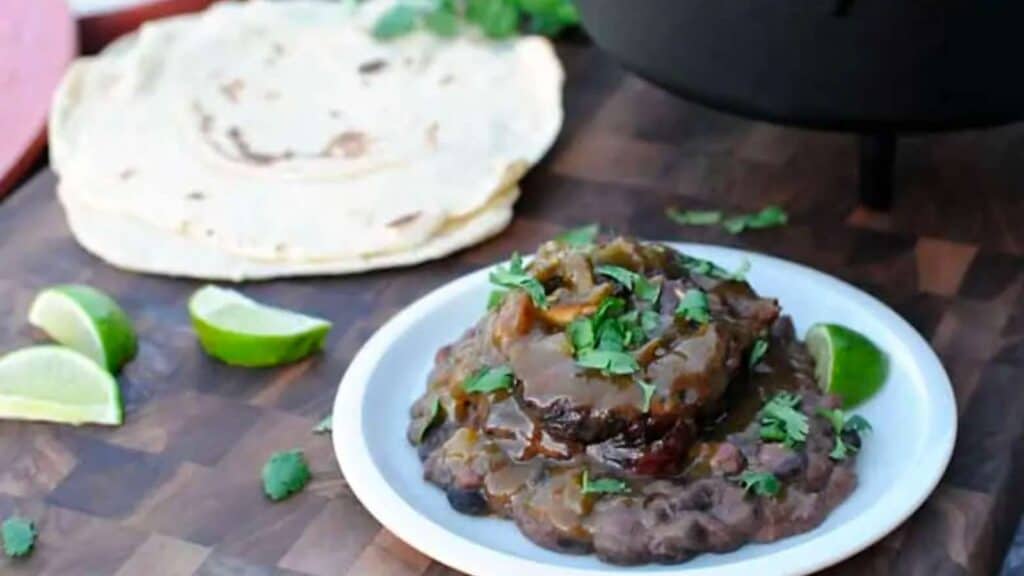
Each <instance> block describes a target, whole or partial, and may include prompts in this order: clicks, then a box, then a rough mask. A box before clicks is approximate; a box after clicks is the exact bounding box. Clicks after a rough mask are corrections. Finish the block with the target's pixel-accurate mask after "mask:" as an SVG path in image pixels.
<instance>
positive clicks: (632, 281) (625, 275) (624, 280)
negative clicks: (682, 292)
mask: <svg viewBox="0 0 1024 576" xmlns="http://www.w3.org/2000/svg"><path fill="white" fill-rule="evenodd" d="M594 272H597V273H598V274H601V275H603V276H608V277H609V278H611V279H613V280H615V281H616V282H618V283H619V284H621V285H622V286H623V287H624V288H625V289H626V290H629V291H630V292H632V293H633V294H635V295H636V297H637V298H639V299H640V300H643V301H644V302H649V303H651V304H654V303H656V302H657V301H658V297H659V296H660V295H661V284H660V283H657V282H651V281H650V280H648V279H647V278H646V277H645V276H644V275H643V274H637V273H636V272H633V271H632V270H628V269H626V268H623V267H622V266H611V265H602V266H596V267H595V268H594Z"/></svg>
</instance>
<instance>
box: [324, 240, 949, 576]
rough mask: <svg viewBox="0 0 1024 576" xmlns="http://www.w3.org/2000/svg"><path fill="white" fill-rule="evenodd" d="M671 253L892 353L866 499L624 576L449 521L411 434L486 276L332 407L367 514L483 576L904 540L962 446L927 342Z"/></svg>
mask: <svg viewBox="0 0 1024 576" xmlns="http://www.w3.org/2000/svg"><path fill="white" fill-rule="evenodd" d="M675 246H676V248H678V249H679V250H682V251H683V252H686V253H688V254H691V255H694V256H698V257H701V258H706V259H709V260H713V261H715V262H716V263H718V264H720V265H722V266H724V267H726V268H729V269H732V268H734V267H735V266H737V265H739V264H740V262H741V261H742V259H743V258H745V257H746V258H749V259H750V262H751V264H752V268H751V270H750V273H749V274H748V280H749V281H750V283H751V285H753V287H754V288H755V289H756V290H757V291H758V292H759V293H760V294H763V295H766V296H772V297H776V298H778V299H779V300H780V302H781V304H782V309H783V311H784V313H787V314H790V315H791V316H792V317H793V319H794V321H795V323H796V327H797V331H798V333H799V334H803V332H804V331H805V330H806V329H807V327H808V326H810V325H811V324H813V323H815V322H837V323H840V324H844V325H846V326H849V327H851V328H854V329H855V330H858V331H860V332H863V333H864V334H867V335H869V336H870V337H871V339H872V340H874V341H875V342H876V343H877V344H878V345H879V346H881V347H882V348H883V349H884V350H886V351H887V352H888V353H889V355H890V362H891V371H890V375H889V380H888V382H887V383H886V386H885V388H884V389H883V390H882V392H881V393H879V394H878V395H877V396H875V397H874V398H873V399H871V400H870V401H869V402H868V403H866V404H865V405H864V406H863V407H861V408H860V409H859V410H858V412H859V413H861V414H863V415H864V416H865V417H866V418H867V419H868V420H870V421H871V423H872V424H873V426H874V434H873V435H870V436H868V437H867V438H866V440H865V444H864V448H863V450H862V452H861V454H860V456H859V458H858V463H857V469H858V470H857V471H858V474H859V478H860V483H859V486H858V487H857V489H856V490H855V491H854V493H853V494H852V495H851V496H850V498H849V499H848V500H847V501H846V502H844V503H843V504H842V505H841V506H840V507H839V508H837V509H836V510H835V511H833V513H832V514H831V515H830V516H829V517H828V519H827V520H826V521H825V522H824V523H823V524H822V525H821V526H819V527H818V528H817V529H815V530H813V531H811V532H808V533H806V534H803V535H800V536H795V537H793V538H787V539H784V540H781V541H778V542H775V543H772V544H751V545H747V546H744V547H742V548H740V549H739V550H737V551H735V552H731V553H728V554H721V555H718V554H705V555H702V556H699V557H697V558H696V559H694V560H691V561H689V562H687V563H685V564H680V565H676V566H654V565H652V566H641V567H635V568H621V567H616V566H611V565H608V564H603V563H601V562H600V561H598V560H597V559H596V558H595V557H593V556H570V555H566V554H558V553H556V552H551V551H548V550H545V549H543V548H540V547H539V546H536V545H535V544H533V543H531V542H530V541H529V540H527V539H526V538H525V537H524V536H522V535H521V534H520V533H519V531H518V530H517V529H516V527H515V525H514V524H513V523H512V522H511V521H509V520H501V519H494V518H474V517H470V516H464V515H462V514H459V513H458V512H455V511H454V510H452V509H451V507H449V505H448V502H447V500H446V499H445V496H444V494H443V493H442V492H441V491H440V490H439V489H437V488H436V487H434V486H432V485H430V484H427V483H426V482H425V481H424V480H423V479H422V467H421V465H420V462H419V460H418V459H417V457H416V453H415V450H414V449H413V448H412V447H411V446H410V445H409V444H408V443H407V442H406V439H405V430H406V425H407V423H408V418H409V412H408V411H409V406H410V405H411V404H412V402H413V400H414V399H415V398H416V397H417V396H419V395H420V394H421V393H422V392H423V390H424V389H425V386H426V378H427V374H428V371H429V370H430V368H431V366H432V364H433V359H434V353H435V352H436V350H437V349H438V348H440V347H441V346H442V345H444V344H447V343H449V342H452V341H454V340H456V339H457V338H458V337H459V336H460V335H461V334H462V333H463V331H464V330H465V329H466V328H467V327H469V326H470V325H472V324H473V323H474V322H475V321H476V320H477V319H478V318H479V317H480V315H481V314H482V313H483V311H484V303H485V301H486V298H487V294H488V292H489V291H490V287H489V286H488V282H487V271H486V270H480V271H478V272H475V273H472V274H469V275H467V276H463V277H462V278H459V279H458V280H455V281H453V282H450V283H449V284H446V285H445V286H442V287H441V288H439V289H437V290H435V291H434V292H432V293H430V294H428V295H427V296H425V297H423V298H421V299H420V300H419V301H417V302H416V303H414V304H413V305H411V306H409V307H408V308H406V309H405V310H403V311H402V312H401V313H399V314H398V315H396V316H395V317H394V318H392V319H391V320H390V321H389V322H388V323H387V324H385V325H384V326H383V327H382V328H381V329H380V330H379V331H377V333H376V334H374V336H373V337H372V338H371V339H370V340H369V341H368V342H367V343H366V345H365V346H363V349H362V350H361V351H360V352H359V354H358V355H357V356H356V357H355V359H354V360H353V361H352V364H351V365H350V366H349V369H348V372H347V373H346V374H345V377H344V379H343V380H342V382H341V386H340V389H339V391H338V396H337V398H336V399H335V404H334V448H335V452H336V453H337V456H338V462H340V463H341V469H342V472H343V473H344V475H345V478H346V480H347V481H348V483H349V485H350V486H351V487H352V490H353V492H354V493H355V494H356V496H357V497H358V498H359V500H360V501H361V502H362V503H363V505H364V506H366V508H367V509H368V510H369V511H370V513H372V514H373V515H374V516H375V517H376V518H377V520H379V521H380V523H381V524H383V525H384V526H385V527H387V528H388V529H389V530H391V531H392V532H394V533H395V534H396V535H397V536H398V537H399V538H401V539H402V540H404V541H406V542H408V543H409V544H410V545H412V546H413V547H415V548H417V549H419V550H420V551H421V552H423V553H424V554H426V555H428V556H431V557H432V558H434V559H436V560H438V561H440V562H442V563H444V564H447V565H448V566H451V567H452V568H456V569H458V570H461V571H463V572H467V573H469V574H473V575H476V576H609V575H612V574H615V575H621V574H623V573H626V572H628V573H638V574H646V573H651V574H678V575H684V574H685V575H686V576H705V575H711V574H714V575H715V576H729V575H735V576H749V575H750V574H762V575H765V576H768V575H777V574H780V575H781V574H805V573H808V572H812V571H814V570H819V569H822V568H824V567H826V566H829V565H831V564H834V563H837V562H839V561H840V560H843V559H845V558H848V557H850V556H852V555H854V554H856V553H857V552H859V551H861V550H863V549H864V548H866V547H868V546H869V545H871V544H872V543H874V542H876V541H877V540H879V539H880V538H882V537H883V536H885V535H886V534H887V533H889V532H890V531H892V530H893V529H894V528H896V527H897V526H898V525H899V524H900V523H901V522H903V521H904V520H905V519H906V518H907V517H908V516H910V514H911V513H913V512H914V510H916V509H917V508H918V506H920V505H921V503H922V502H924V500H925V498H927V496H928V494H930V493H931V491H932V490H933V489H934V488H935V485H936V484H937V483H938V481H939V478H940V477H941V476H942V473H943V471H944V470H945V468H946V464H947V463H948V462H949V459H950V456H951V455H952V451H953V443H954V440H955V438H956V424H957V419H956V405H955V400H954V398H953V391H952V388H951V385H950V382H949V377H948V376H947V375H946V372H945V371H944V370H943V368H942V365H941V364H940V363H939V360H938V358H936V356H935V353H934V352H932V350H931V348H929V346H928V344H927V343H926V342H925V340H924V339H923V338H921V336H920V335H919V334H918V333H917V332H916V331H915V330H914V329H913V328H912V327H911V326H910V325H909V324H907V322H906V321H904V320H903V319H902V318H900V317H899V316H898V315H897V314H896V313H895V312H893V311H892V310H890V309H889V308H888V307H886V306H885V305H884V304H882V303H881V302H879V301H878V300H876V299H875V298H873V297H871V296H869V295H867V294H865V293H864V292H862V291H860V290H858V289H856V288H854V287H852V286H850V285H849V284H846V283H845V282H842V281H840V280H837V279H835V278H833V277H831V276H828V275H825V274H822V273H821V272H817V271H814V270H811V269H809V268H806V267H804V266H800V265H798V264H793V263H791V262H787V261H784V260H780V259H777V258H772V257H770V256H764V255H759V254H752V253H745V252H742V251H738V250H733V249H729V248H720V247H713V246H703V245H696V244H694V245H691V244H676V245H675Z"/></svg>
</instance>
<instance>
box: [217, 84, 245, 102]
mask: <svg viewBox="0 0 1024 576" xmlns="http://www.w3.org/2000/svg"><path fill="white" fill-rule="evenodd" d="M244 89H245V82H244V81H243V80H242V79H241V78H235V79H233V80H231V81H230V82H227V83H225V84H221V85H220V93H221V94H223V95H224V98H226V99H228V100H229V101H230V102H231V103H232V104H237V103H238V99H239V97H240V96H241V94H242V90H244Z"/></svg>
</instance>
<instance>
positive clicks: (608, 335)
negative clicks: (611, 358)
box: [597, 318, 626, 352]
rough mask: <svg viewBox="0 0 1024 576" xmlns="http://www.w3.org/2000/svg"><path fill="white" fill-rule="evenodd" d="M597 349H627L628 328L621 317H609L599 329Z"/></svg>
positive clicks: (618, 350) (617, 350) (620, 350)
mask: <svg viewBox="0 0 1024 576" xmlns="http://www.w3.org/2000/svg"><path fill="white" fill-rule="evenodd" d="M597 349H598V350H609V351H612V352H622V351H623V350H625V349H626V329H625V326H624V324H623V323H622V322H621V320H620V319H617V318H609V319H607V320H605V321H604V322H602V323H601V325H600V326H599V327H598V329H597Z"/></svg>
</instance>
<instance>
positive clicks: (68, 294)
mask: <svg viewBox="0 0 1024 576" xmlns="http://www.w3.org/2000/svg"><path fill="white" fill-rule="evenodd" d="M28 321H29V323H30V324H32V325H33V326H36V327H37V328H39V329H41V330H42V331H43V332H46V334H47V335H48V336H50V338H53V339H54V340H56V341H57V342H59V343H61V344H63V345H65V346H67V347H69V348H72V349H74V350H77V351H78V352H81V353H82V354H85V355H86V356H88V357H89V358H92V359H93V360H94V361H95V362H96V363H97V364H99V365H100V366H103V367H104V368H106V369H107V370H109V371H110V372H112V373H116V372H117V371H118V370H120V369H121V367H122V366H124V364H125V363H127V362H128V361H130V360H131V359H132V358H134V357H135V354H136V353H137V352H138V339H137V337H136V335H135V329H134V328H132V323H131V320H130V319H129V318H128V315H127V314H125V313H124V311H123V310H122V309H121V307H120V306H118V304H117V302H115V301H114V300H113V299H112V298H110V297H109V296H107V295H106V294H104V293H102V292H100V291H99V290H96V289H95V288H92V287H90V286H84V285H74V284H69V285H63V286H54V287H52V288H47V289H46V290H43V291H42V292H40V293H39V294H38V295H37V296H36V298H35V300H34V301H33V302H32V306H31V308H30V309H29V313H28Z"/></svg>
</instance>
